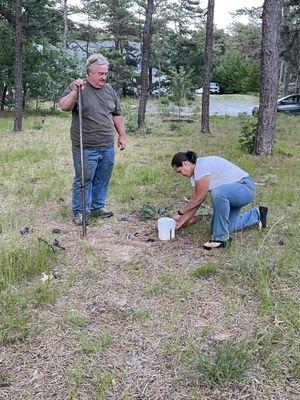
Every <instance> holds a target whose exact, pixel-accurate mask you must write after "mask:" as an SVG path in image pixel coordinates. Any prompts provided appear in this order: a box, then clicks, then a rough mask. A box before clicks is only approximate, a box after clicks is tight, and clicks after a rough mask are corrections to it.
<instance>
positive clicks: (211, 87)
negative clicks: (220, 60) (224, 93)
mask: <svg viewBox="0 0 300 400" xmlns="http://www.w3.org/2000/svg"><path fill="white" fill-rule="evenodd" d="M209 92H210V93H213V94H219V93H220V85H219V84H218V83H216V82H210V85H209ZM202 93H203V88H200V89H196V90H195V94H202Z"/></svg>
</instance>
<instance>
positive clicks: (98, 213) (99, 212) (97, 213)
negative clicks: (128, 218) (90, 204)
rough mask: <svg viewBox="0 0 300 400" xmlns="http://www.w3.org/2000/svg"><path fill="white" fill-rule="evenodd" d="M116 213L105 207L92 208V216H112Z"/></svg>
mask: <svg viewBox="0 0 300 400" xmlns="http://www.w3.org/2000/svg"><path fill="white" fill-rule="evenodd" d="M113 215H114V213H113V212H111V211H105V210H104V209H103V208H102V209H100V210H91V217H92V218H95V219H96V218H110V217H112V216H113Z"/></svg>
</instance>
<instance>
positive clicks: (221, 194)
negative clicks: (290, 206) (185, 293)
mask: <svg viewBox="0 0 300 400" xmlns="http://www.w3.org/2000/svg"><path fill="white" fill-rule="evenodd" d="M172 167H173V169H174V171H175V172H177V173H178V174H180V175H181V176H185V177H187V178H190V180H191V184H192V199H191V200H190V201H189V202H188V203H187V204H186V205H185V206H184V207H182V208H181V209H180V210H178V212H177V213H176V214H175V215H173V218H174V219H175V220H176V228H177V229H180V228H181V227H182V226H183V225H184V224H185V223H188V222H194V221H195V220H196V218H195V216H194V215H195V213H196V211H197V209H198V207H199V206H200V204H201V203H203V201H204V200H205V198H206V196H207V194H208V192H210V195H211V201H212V208H213V216H212V222H211V227H212V240H210V241H209V242H206V243H204V244H203V247H204V248H205V249H206V250H211V249H215V248H221V247H226V245H227V244H229V243H230V238H229V234H230V233H231V232H233V231H237V230H240V229H243V228H247V227H249V226H252V225H258V226H259V227H260V228H264V227H265V226H266V217H267V211H268V209H267V207H259V209H258V208H252V209H251V210H249V211H246V212H244V213H240V211H241V208H242V207H243V206H245V205H247V204H249V203H250V202H251V201H253V199H254V197H255V192H256V188H255V183H254V181H253V179H252V178H251V176H250V175H249V174H248V173H247V172H246V171H243V170H242V169H241V168H239V167H237V166H236V165H234V164H233V163H231V162H230V161H227V160H225V159H224V158H222V157H218V156H208V157H200V158H198V157H197V154H196V153H194V152H193V151H188V152H186V153H184V152H180V153H177V154H175V155H174V157H173V159H172Z"/></svg>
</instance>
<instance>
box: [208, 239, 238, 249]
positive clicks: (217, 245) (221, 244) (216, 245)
mask: <svg viewBox="0 0 300 400" xmlns="http://www.w3.org/2000/svg"><path fill="white" fill-rule="evenodd" d="M230 244H231V238H229V239H228V240H225V241H222V240H210V241H209V242H206V243H204V244H203V248H204V249H205V250H214V249H224V248H226V247H229V246H230Z"/></svg>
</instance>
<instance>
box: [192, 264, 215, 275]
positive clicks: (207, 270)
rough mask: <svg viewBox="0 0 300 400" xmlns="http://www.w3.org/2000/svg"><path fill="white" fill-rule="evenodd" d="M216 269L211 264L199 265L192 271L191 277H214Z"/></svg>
mask: <svg viewBox="0 0 300 400" xmlns="http://www.w3.org/2000/svg"><path fill="white" fill-rule="evenodd" d="M217 269H218V268H217V266H216V265H215V264H212V263H207V264H203V265H200V267H198V268H196V269H194V271H193V272H192V276H193V277H195V278H202V277H206V276H212V275H215V273H216V272H217Z"/></svg>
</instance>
